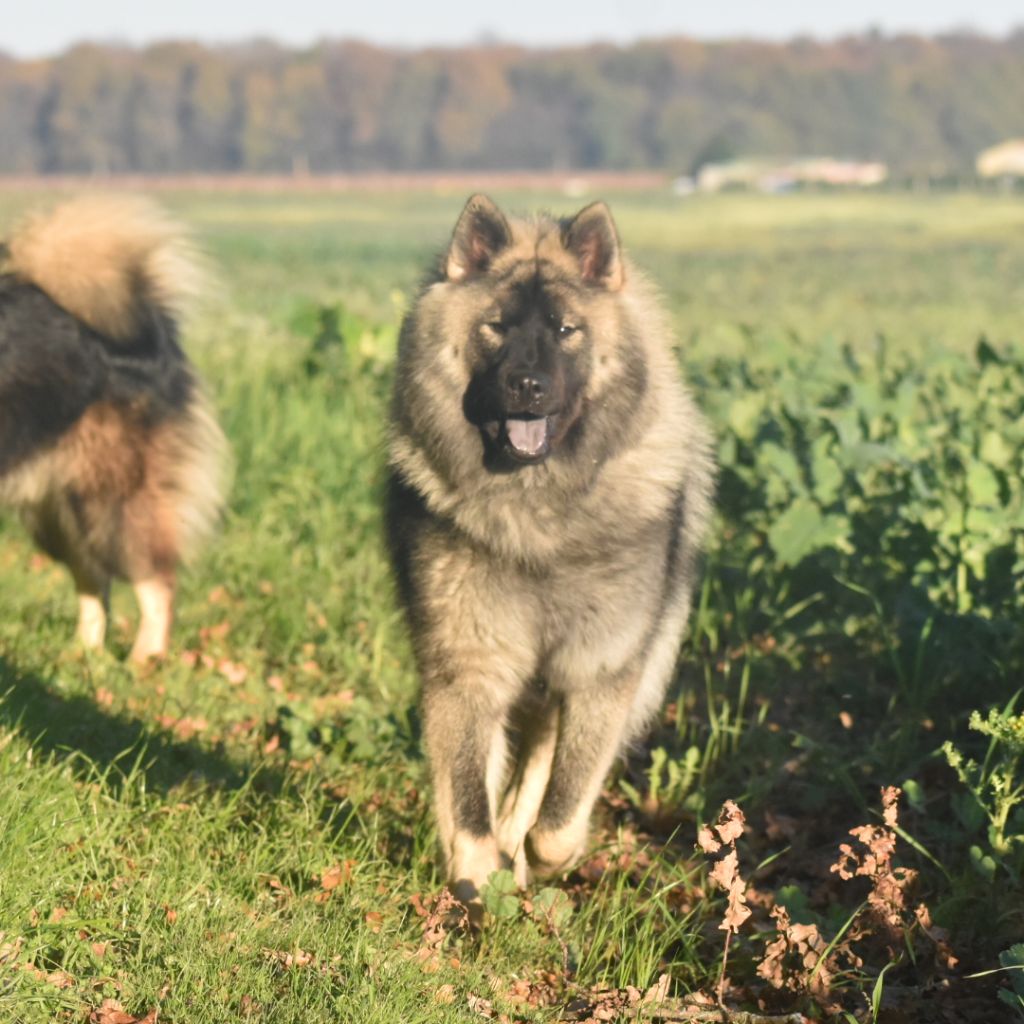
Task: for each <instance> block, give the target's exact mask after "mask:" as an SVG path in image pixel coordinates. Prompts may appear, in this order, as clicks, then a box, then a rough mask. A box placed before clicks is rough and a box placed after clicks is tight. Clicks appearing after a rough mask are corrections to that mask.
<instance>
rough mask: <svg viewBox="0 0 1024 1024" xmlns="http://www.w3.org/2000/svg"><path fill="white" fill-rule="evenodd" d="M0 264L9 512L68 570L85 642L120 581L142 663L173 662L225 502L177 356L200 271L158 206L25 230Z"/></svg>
mask: <svg viewBox="0 0 1024 1024" xmlns="http://www.w3.org/2000/svg"><path fill="white" fill-rule="evenodd" d="M2 257H3V258H2V259H0V501H3V502H5V503H7V504H10V505H13V506H14V507H15V508H16V509H18V511H19V512H20V513H21V515H22V517H23V519H24V520H25V522H26V524H27V526H28V528H29V529H30V531H31V532H32V535H33V537H34V538H35V540H36V542H37V543H38V544H39V546H40V547H42V548H43V549H44V550H45V551H46V552H47V553H49V554H50V555H51V556H52V557H54V558H56V559H59V560H60V561H62V562H64V563H65V564H66V565H67V566H68V568H69V569H70V570H71V573H72V576H73V577H74V581H75V586H76V588H77V590H78V598H79V618H78V636H79V638H80V639H81V640H82V642H83V643H84V644H86V645H87V646H89V647H100V646H102V644H103V639H104V633H105V630H106V618H107V601H108V593H109V587H110V581H111V579H112V578H114V577H121V578H125V579H128V580H130V581H131V583H132V585H133V587H134V589H135V593H136V597H137V599H138V603H139V607H140V610H141V622H140V625H139V630H138V634H137V636H136V639H135V645H134V647H133V648H132V657H133V658H134V659H135V660H137V661H143V660H145V659H147V658H149V657H151V656H153V655H157V656H159V655H163V654H165V653H166V651H167V644H168V638H169V632H170V627H171V619H172V604H173V596H174V588H175V578H176V573H177V569H178V566H179V564H180V562H181V560H182V559H183V558H185V557H186V556H187V555H188V554H189V553H190V552H192V551H193V550H194V549H195V547H196V545H197V543H198V542H199V541H200V540H202V539H203V538H204V537H205V536H206V535H207V534H208V532H209V531H210V529H211V527H212V526H213V525H214V523H215V522H216V520H217V518H218V516H219V513H220V509H221V505H222V501H223V485H224V475H225V474H224V468H225V461H226V459H225V457H226V443H225V440H224V436H223V434H222V433H221V430H220V428H219V426H218V425H217V422H216V420H215V419H214V417H213V415H212V413H211V411H210V408H209V405H208V403H207V401H206V399H205V398H204V396H203V394H202V391H201V389H200V387H199V384H198V381H197V380H196V377H195V374H194V373H193V371H192V369H191V367H190V365H189V363H188V360H187V358H186V357H185V354H184V353H183V351H182V349H181V347H180V345H179V342H178V315H179V312H180V306H181V302H182V300H183V298H184V297H185V296H186V295H187V294H188V293H189V292H190V291H192V290H193V288H194V286H195V284H196V283H197V274H198V270H197V264H196V261H195V259H194V257H193V255H192V254H191V252H190V250H189V247H188V246H187V244H186V243H185V241H184V239H183V237H182V235H181V233H180V232H179V230H178V229H177V228H176V227H175V225H174V224H173V223H172V222H171V221H170V220H169V219H168V218H167V217H166V216H165V215H164V214H163V213H161V212H160V211H159V210H158V209H156V208H155V207H153V206H151V205H150V204H148V203H145V202H143V201H141V200H112V199H98V198H93V199H80V200H77V201H72V202H69V203H66V204H64V205H62V206H59V207H57V208H56V209H55V210H53V211H52V212H51V213H49V214H47V215H44V216H39V217H35V218H33V219H31V220H29V221H27V222H26V223H25V224H24V225H22V226H21V227H20V228H19V229H18V230H16V231H15V233H14V234H13V235H12V236H11V238H10V239H9V241H8V242H7V244H6V246H5V247H3V253H2Z"/></svg>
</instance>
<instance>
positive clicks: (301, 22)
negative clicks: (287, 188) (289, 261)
mask: <svg viewBox="0 0 1024 1024" xmlns="http://www.w3.org/2000/svg"><path fill="white" fill-rule="evenodd" d="M15 2H16V0H0V52H6V53H9V54H12V55H13V56H17V57H39V56H49V55H52V54H55V53H59V52H60V51H62V50H64V49H66V48H67V47H68V46H70V45H72V44H73V43H75V42H79V41H82V40H99V41H103V42H112V41H118V42H126V43H132V44H136V45H139V44H145V43H149V42H153V41H155V40H160V39H186V38H187V39H199V40H202V41H204V42H210V43H221V42H237V41H240V40H246V39H252V38H254V37H257V36H259V37H265V38H271V39H274V40H277V41H278V42H281V43H283V44H287V45H290V46H308V45H309V44H311V43H313V42H316V41H317V40H318V39H322V38H354V39H363V40H367V41H369V42H375V43H380V44H390V45H398V46H404V47H419V46H426V45H437V44H441V45H459V44H464V43H472V42H479V41H481V40H484V39H487V40H492V41H493V40H501V41H507V42H518V43H525V44H529V45H540V46H554V45H561V44H573V43H585V42H593V41H595V40H602V41H611V42H630V41H632V40H635V39H638V38H651V37H656V36H663V35H689V36H696V37H697V38H701V39H716V38H733V37H736V36H745V37H755V38H763V39H786V38H790V37H792V36H796V35H813V36H817V37H824V38H831V37H834V36H837V35H842V34H844V33H847V32H858V31H863V30H865V29H868V28H877V29H880V30H882V31H884V32H887V33H892V32H899V31H906V30H909V31H914V32H921V33H932V32H940V31H946V30H949V29H959V28H972V29H975V30H977V31H981V32H985V33H988V34H994V35H1004V34H1006V33H1007V32H1008V31H1010V30H1011V29H1013V28H1015V27H1024V5H1022V4H1021V2H1020V0H977V2H975V3H970V2H968V0H828V2H820V0H819V2H818V3H809V2H808V0H772V2H771V3H767V2H765V0H701V2H699V3H697V2H692V0H574V2H558V0H507V2H504V3H502V0H489V2H488V0H418V2H413V3H409V2H405V3H401V2H398V0H360V2H358V3H352V2H351V0H247V2H246V3H245V4H240V3H217V2H216V0H149V2H148V3H147V2H145V0H44V2H41V3H39V2H37V3H29V4H28V5H25V4H19V5H18V7H17V8H16V10H17V13H16V14H14V13H12V12H13V11H14V10H15V7H14V5H15ZM4 8H7V9H8V10H7V12H6V14H3V13H2V12H3V11H4Z"/></svg>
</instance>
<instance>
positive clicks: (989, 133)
mask: <svg viewBox="0 0 1024 1024" xmlns="http://www.w3.org/2000/svg"><path fill="white" fill-rule="evenodd" d="M1015 135H1024V29H1022V30H1018V31H1017V32H1015V33H1013V34H1012V35H1010V36H1008V37H1007V38H1005V39H994V38H988V37H983V36H976V35H971V34H966V33H964V34H952V35H944V36H941V37H935V38H924V37H918V36H883V35H881V34H878V33H869V34H867V35H863V36H856V37H847V38H843V39H839V40H835V41H831V42H818V41H813V40H809V39H797V40H793V41H791V42H788V43H765V42H753V41H734V42H699V41H695V40H691V39H685V38H677V39H665V40H658V41H651V42H642V43H637V44H634V45H630V46H624V47H623V46H612V45H592V46H586V47H575V48H564V49H549V50H535V49H533V50H531V49H526V48H522V47H517V46H506V45H486V46H485V45H480V46H477V47H466V48H459V49H425V50H418V51H408V50H398V49H385V48H380V47H375V46H370V45H367V44H363V43H357V42H323V43H321V44H318V45H317V46H315V47H313V48H310V49H305V50H294V49H287V48H283V47H281V46H277V45H275V44H272V43H269V42H253V43H247V44H244V45H233V46H218V47H211V46H205V45H201V44H198V43H192V42H169V43H161V44H158V45H153V46H149V47H146V48H143V49H134V48H130V47H125V46H117V45H98V44H91V43H90V44H82V45H79V46H76V47H74V48H73V49H71V50H69V51H67V52H66V53H63V54H61V55H59V56H57V57H54V58H52V59H44V60H16V59H14V58H11V57H7V56H3V55H2V54H0V173H6V174H39V173H42V174H62V173H66V174H94V173H95V174H119V173H143V174H145V173H156V172H159V173H163V174H166V173H189V172H222V173H281V172H285V173H306V172H308V173H313V174H318V173H329V172H353V171H378V170H380V171H410V170H434V171H437V170H468V171H475V170H496V169H515V170H567V169H608V170H636V169H654V168H656V169H661V170H666V171H668V172H670V173H681V172H688V171H692V170H694V169H695V168H696V167H699V166H700V165H701V164H703V163H705V162H708V161H710V160H721V159H728V158H732V157H739V156H752V155H771V156H788V155H818V154H827V155H831V156H837V157H845V158H854V159H872V160H882V161H885V162H886V163H887V164H888V165H889V167H890V169H891V171H892V173H893V174H895V175H906V176H917V175H963V174H969V173H970V172H971V169H972V168H973V163H974V158H975V156H976V154H977V153H978V151H979V150H981V149H983V148H984V147H986V146H989V145H992V144H993V143H996V142H999V141H1001V140H1003V139H1006V138H1008V137H1012V136H1015Z"/></svg>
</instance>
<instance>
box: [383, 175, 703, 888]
mask: <svg viewBox="0 0 1024 1024" xmlns="http://www.w3.org/2000/svg"><path fill="white" fill-rule="evenodd" d="M389 452H390V455H389V475H388V476H389V478H388V484H387V512H386V519H387V534H388V540H389V547H390V551H391V557H392V562H393V566H394V569H395V574H396V578H397V583H398V589H399V592H400V595H401V598H402V601H403V604H404V607H405V611H406V618H407V621H408V624H409V627H410V634H411V639H412V644H413V649H414V653H415V656H416V660H417V664H418V668H419V673H420V676H421V679H422V716H423V734H424V742H425V748H426V752H427V755H428V759H429V762H430V768H431V775H432V783H433V790H434V798H435V802H436V809H437V819H438V829H439V834H440V842H441V847H442V853H443V858H444V863H445V870H446V872H447V876H448V880H449V882H450V884H451V885H452V886H453V889H454V892H455V894H456V895H457V896H458V897H459V898H460V899H462V900H465V901H468V902H471V903H473V901H477V900H478V895H479V892H480V888H481V886H482V885H483V884H484V883H485V882H486V881H487V879H488V877H489V876H490V874H491V873H492V872H494V871H496V870H499V869H501V868H502V867H511V868H512V869H513V871H514V873H515V877H516V879H517V881H518V883H519V884H520V885H525V884H526V883H527V881H528V879H529V878H530V877H544V876H550V875H553V874H557V873H560V872H563V871H564V870H566V869H567V868H568V867H570V866H571V865H572V864H573V862H574V861H576V860H577V859H578V858H579V857H580V856H581V854H582V853H583V852H584V851H585V848H586V842H587V832H588V822H589V818H590V813H591V810H592V807H593V804H594V802H595V800H596V798H597V796H598V794H599V793H600V790H601V786H602V784H603V781H604V778H605V776H606V774H607V773H608V771H609V769H610V768H611V766H612V764H613V762H614V760H615V759H616V757H617V756H618V755H619V753H620V752H621V751H623V749H624V747H626V746H627V745H628V744H629V743H630V742H631V741H633V740H635V739H636V738H638V737H639V736H640V735H641V734H642V733H643V731H644V730H645V728H646V727H647V726H648V725H649V724H650V722H651V719H652V717H653V716H654V715H655V714H656V713H657V711H658V709H659V707H660V705H661V702H662V700H663V698H664V693H665V690H666V688H667V686H668V684H669V682H670V680H671V679H672V678H673V675H674V673H675V667H676V661H677V656H678V650H679V645H680V640H681V637H682V635H683V632H684V629H685V625H686V621H687V618H688V614H689V610H690V602H691V594H692V591H693V588H694V584H695V580H696V578H697V575H698V573H699V561H700V558H699V556H700V552H701V548H702V544H703V540H704V537H705V534H706V532H707V528H708V522H709V518H710V515H711V511H712V498H713V489H714V477H715V467H714V460H713V457H712V454H711V434H710V431H709V429H708V427H707V425H706V423H705V420H704V419H703V417H702V416H701V414H700V413H699V412H698V410H697V408H696V406H695V404H694V401H693V399H692V398H691V397H690V394H689V393H688V391H687V389H686V387H685V386H684V384H683V382H682V381H681V379H680V373H679V368H678V365H677V362H676V359H675V357H674V355H673V351H672V337H671V332H670V330H669V327H668V324H667V319H666V316H665V314H664V313H663V312H662V310H661V308H660V306H659V303H658V300H657V298H656V296H655V293H654V291H653V289H652V288H651V287H650V286H649V285H648V284H647V283H645V281H644V280H643V278H642V277H641V276H640V275H639V274H638V273H637V272H636V271H635V269H634V268H633V267H632V266H631V265H630V264H629V263H628V261H627V259H626V258H625V256H624V254H623V252H622V249H621V247H620V243H619V237H618V232H617V229H616V226H615V223H614V221H613V218H612V215H611V212H610V210H609V208H608V207H607V206H606V205H605V204H604V203H602V202H596V203H593V204H591V205H589V206H587V207H586V208H585V209H583V210H581V211H580V212H579V213H577V214H576V215H575V216H574V217H572V218H568V219H564V220H555V219H552V218H550V217H547V216H540V217H537V218H535V219H532V220H517V219H509V218H507V217H506V216H505V215H504V214H503V213H502V212H501V210H499V208H498V207H497V206H496V205H495V204H494V203H493V202H492V201H491V200H490V199H488V198H487V197H486V196H482V195H476V196H473V197H472V198H470V200H469V201H468V203H467V205H466V207H465V209H464V210H463V212H462V214H461V216H460V217H459V220H458V222H457V224H456V226H455V230H454V233H453V235H452V238H451V243H450V245H449V247H448V249H447V252H446V253H445V254H444V255H443V256H442V258H441V259H440V260H439V263H438V267H437V269H436V272H434V273H432V274H431V275H430V276H429V277H428V278H427V280H426V282H425V284H424V286H423V288H422V290H421V292H420V294H419V296H418V298H417V299H416V300H415V302H414V304H413V305H412V307H411V309H410V312H409V313H408V315H407V317H406V318H405V320H404V323H403V326H402V329H401V332H400V338H399V348H398V357H397V365H396V377H395V384H394V392H393V400H392V408H391V413H390V437H389ZM475 905H476V906H477V908H478V907H479V903H478V902H476V904H475Z"/></svg>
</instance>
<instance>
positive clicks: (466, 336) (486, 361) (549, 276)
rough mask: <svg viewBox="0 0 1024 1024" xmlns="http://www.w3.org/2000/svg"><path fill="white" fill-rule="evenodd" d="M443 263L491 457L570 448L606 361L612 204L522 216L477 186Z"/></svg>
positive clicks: (490, 461) (528, 457)
mask: <svg viewBox="0 0 1024 1024" xmlns="http://www.w3.org/2000/svg"><path fill="white" fill-rule="evenodd" d="M444 272H445V276H446V287H447V288H448V289H449V290H450V295H449V299H450V306H449V308H450V309H452V310H453V311H454V312H453V315H452V316H451V317H450V318H449V320H448V323H447V325H446V333H448V334H449V335H451V334H452V333H455V334H458V335H461V337H455V338H451V337H449V339H448V340H450V341H451V342H452V343H453V351H457V352H458V353H459V360H460V362H461V364H462V365H461V367H460V370H461V373H460V376H461V377H462V380H463V382H464V391H463V394H462V411H463V414H464V416H465V418H466V420H467V421H468V422H469V423H471V424H472V425H473V426H474V427H476V428H477V430H478V431H479V433H480V438H481V441H482V444H483V449H484V464H485V466H486V467H487V468H488V469H490V470H493V471H495V472H510V471H515V470H517V469H519V468H521V467H523V466H529V465H535V464H538V463H542V462H544V461H546V460H547V459H549V458H558V457H559V456H560V455H562V454H565V453H567V452H569V451H570V450H571V448H572V446H573V443H574V440H575V438H576V436H577V434H578V432H579V429H580V426H581V422H582V419H583V416H584V412H585V407H586V405H587V402H588V399H590V398H591V397H592V396H593V394H594V386H595V377H599V376H601V374H600V370H599V368H600V367H606V366H607V364H608V362H609V354H608V353H607V352H606V351H605V350H606V349H608V348H609V346H610V345H611V344H612V342H611V340H610V338H609V336H608V335H609V326H610V324H609V321H612V323H614V321H615V320H617V317H615V315H614V308H613V307H614V303H613V301H612V300H613V298H614V294H615V293H616V292H617V291H618V290H619V289H620V288H621V286H622V283H623V270H622V263H621V258H620V254H619V243H618V237H617V234H616V231H615V226H614V223H613V222H612V219H611V214H610V213H609V211H608V209H607V207H606V206H605V205H604V204H603V203H595V204H593V205H592V206H588V207H587V208H586V209H584V210H583V211H582V212H581V213H579V214H578V215H577V216H576V217H574V218H572V219H570V220H566V221H561V222H557V223H556V222H553V221H547V222H544V221H541V222H538V223H536V224H526V225H524V224H520V223H518V222H517V223H516V224H515V226H514V227H513V226H512V225H510V224H509V222H508V221H507V220H506V219H505V217H504V216H503V214H502V213H501V211H500V210H499V209H498V208H497V207H496V206H495V205H494V204H493V203H492V202H491V201H490V200H489V199H487V198H486V197H484V196H474V197H473V198H471V199H470V200H469V202H468V203H467V205H466V208H465V210H464V211H463V213H462V215H461V217H460V218H459V221H458V223H457V225H456V227H455V232H454V234H453V237H452V242H451V246H450V248H449V250H448V254H447V257H446V262H445V267H444ZM610 306H611V307H612V308H609V307H610ZM611 333H612V334H614V330H612V331H611Z"/></svg>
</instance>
